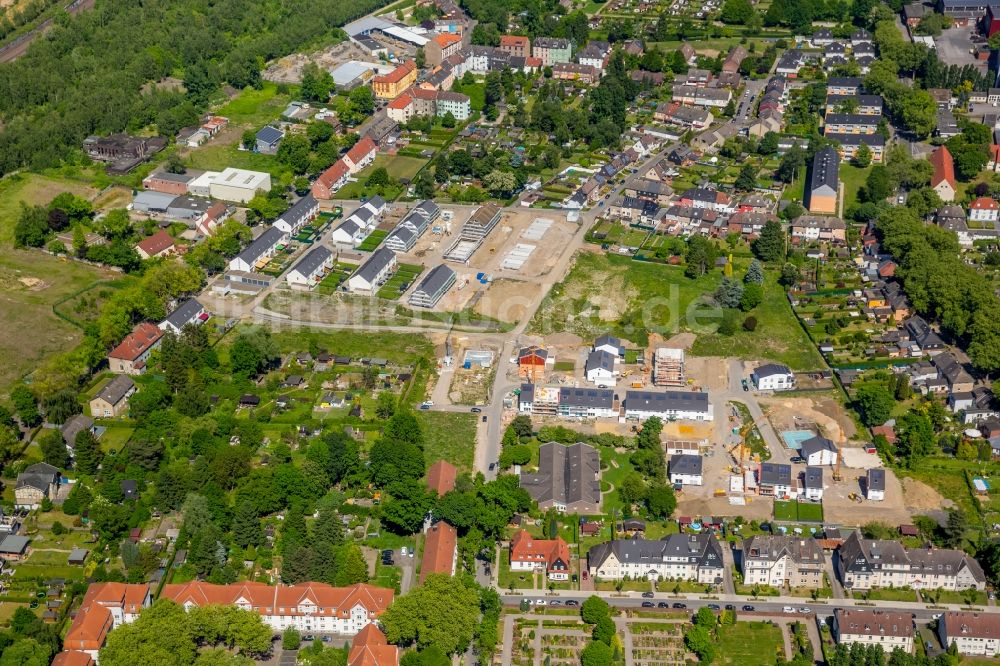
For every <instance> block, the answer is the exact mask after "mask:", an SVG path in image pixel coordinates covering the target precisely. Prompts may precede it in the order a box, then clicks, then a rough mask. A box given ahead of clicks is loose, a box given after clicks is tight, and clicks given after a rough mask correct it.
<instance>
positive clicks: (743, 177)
mask: <svg viewBox="0 0 1000 666" xmlns="http://www.w3.org/2000/svg"><path fill="white" fill-rule="evenodd" d="M730 1H731V0H730ZM742 1H744V2H745V1H746V0H742ZM734 187H735V188H736V190H737V191H738V192H752V191H753V190H754V188H755V187H757V167H755V166H754V165H752V164H744V165H743V166H742V167H740V172H739V174H737V176H736V184H735V185H734Z"/></svg>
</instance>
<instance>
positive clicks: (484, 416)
mask: <svg viewBox="0 0 1000 666" xmlns="http://www.w3.org/2000/svg"><path fill="white" fill-rule="evenodd" d="M483 423H486V414H483Z"/></svg>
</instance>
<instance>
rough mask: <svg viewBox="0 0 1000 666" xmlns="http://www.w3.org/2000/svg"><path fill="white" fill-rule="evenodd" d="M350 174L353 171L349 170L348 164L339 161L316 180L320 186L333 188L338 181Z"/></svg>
mask: <svg viewBox="0 0 1000 666" xmlns="http://www.w3.org/2000/svg"><path fill="white" fill-rule="evenodd" d="M350 172H351V170H350V169H348V168H347V164H346V163H345V162H344V160H337V161H336V162H334V163H333V164H332V165H330V168H329V169H327V170H326V171H324V172H323V173H321V174H320V175H319V177H317V178H316V182H317V183H319V184H320V185H323V186H325V187H327V188H330V187H333V185H334V184H335V183H336V182H337V181H338V180H340V179H341V178H343V177H344V176H346V175H347V174H348V173H350Z"/></svg>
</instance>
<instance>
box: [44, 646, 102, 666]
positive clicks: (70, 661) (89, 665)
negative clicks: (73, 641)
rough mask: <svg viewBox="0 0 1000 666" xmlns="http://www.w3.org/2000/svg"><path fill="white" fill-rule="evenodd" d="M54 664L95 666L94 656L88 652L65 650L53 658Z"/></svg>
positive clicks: (56, 665)
mask: <svg viewBox="0 0 1000 666" xmlns="http://www.w3.org/2000/svg"><path fill="white" fill-rule="evenodd" d="M52 666H94V658H93V657H91V656H90V655H89V654H87V653H86V652H79V651H77V650H64V651H63V652H60V653H59V654H57V655H56V658H55V659H53V660H52Z"/></svg>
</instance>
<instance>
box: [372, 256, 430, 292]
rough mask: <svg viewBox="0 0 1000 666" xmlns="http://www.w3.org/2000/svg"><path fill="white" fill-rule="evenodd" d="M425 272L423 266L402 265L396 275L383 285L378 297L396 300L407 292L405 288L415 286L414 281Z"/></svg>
mask: <svg viewBox="0 0 1000 666" xmlns="http://www.w3.org/2000/svg"><path fill="white" fill-rule="evenodd" d="M423 270H424V269H423V267H422V266H415V265H413V264H400V265H399V268H398V269H397V270H396V274H395V275H393V276H392V277H391V278H389V280H388V281H386V283H385V284H384V285H382V288H381V289H379V290H378V294H377V295H378V297H379V298H385V299H388V300H396V299H397V298H399V297H400V296H401V295H402V294H403V292H404V291H405V290H404V289H403V286H404V285H411V284H413V281H414V280H415V279H416V278H417V276H418V275H420V273H422V272H423Z"/></svg>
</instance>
